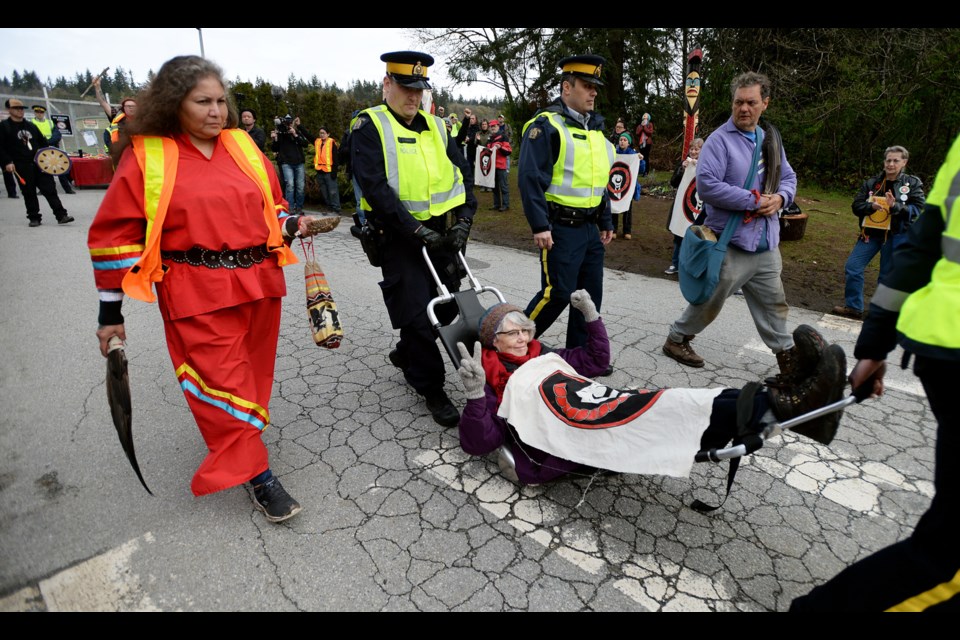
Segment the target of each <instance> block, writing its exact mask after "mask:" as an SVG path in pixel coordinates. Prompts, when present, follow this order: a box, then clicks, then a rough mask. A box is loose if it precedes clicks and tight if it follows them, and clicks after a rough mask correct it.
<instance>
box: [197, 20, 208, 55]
mask: <svg viewBox="0 0 960 640" xmlns="http://www.w3.org/2000/svg"><path fill="white" fill-rule="evenodd" d="M197 33H198V34H199V35H200V57H201V58H206V57H207V56H206V54H205V53H204V52H203V29H201V28H200V27H197Z"/></svg>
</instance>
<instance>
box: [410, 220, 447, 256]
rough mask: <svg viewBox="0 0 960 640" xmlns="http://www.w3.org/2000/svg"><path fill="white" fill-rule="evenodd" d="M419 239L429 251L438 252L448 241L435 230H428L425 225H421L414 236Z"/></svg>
mask: <svg viewBox="0 0 960 640" xmlns="http://www.w3.org/2000/svg"><path fill="white" fill-rule="evenodd" d="M414 235H415V236H417V238H419V239H420V241H421V242H423V245H424V246H425V247H426V248H427V251H437V250H438V249H442V248H443V247H444V245H445V244H446V243H447V241H446V239H445V238H444V237H443V236H442V235H440V234H439V233H437V232H436V231H434V230H433V229H427V228H426V227H424V226H423V225H420V228H419V229H417V232H416V233H415V234H414Z"/></svg>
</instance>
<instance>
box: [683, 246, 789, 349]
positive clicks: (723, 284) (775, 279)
mask: <svg viewBox="0 0 960 640" xmlns="http://www.w3.org/2000/svg"><path fill="white" fill-rule="evenodd" d="M782 269H783V262H782V261H781V259H780V249H774V250H773V251H764V252H763V253H750V252H747V251H743V250H742V249H738V248H737V247H735V246H733V245H730V246H729V247H728V248H727V255H726V256H725V257H724V259H723V266H722V267H721V268H720V282H719V283H717V288H716V290H715V291H714V292H713V295H712V296H711V297H710V299H709V300H707V301H706V302H704V303H703V304H691V305H687V308H686V309H685V310H684V312H683V315H681V316H680V319H679V320H677V321H676V322H674V323H673V324H672V325H670V335H669V338H670V340H672V341H673V342H677V343H679V342H683V339H684V336H695V335H697V334H698V333H700V332H701V331H703V330H704V329H705V328H706V327H707V326H708V325H709V324H710V323H711V322H713V321H714V320H715V319H716V317H717V316H718V315H720V310H721V309H723V303H724V302H726V300H727V298H728V297H730V295H731V294H733V293H734V292H735V291H737V289H743V297H744V298H745V299H746V301H747V307H748V308H749V309H750V315H751V316H753V323H754V324H755V325H757V331H758V332H759V333H760V338H761V339H762V340H763V342H764V344H766V345H767V346H768V347H770V349H772V350H773V352H774V353H780V352H781V351H784V350H786V349H790V348H791V347H793V336H792V335H791V334H790V333H789V332H788V331H787V312H788V311H789V310H790V307H789V306H787V296H786V294H785V293H784V291H783V280H781V279H780V272H781V270H782Z"/></svg>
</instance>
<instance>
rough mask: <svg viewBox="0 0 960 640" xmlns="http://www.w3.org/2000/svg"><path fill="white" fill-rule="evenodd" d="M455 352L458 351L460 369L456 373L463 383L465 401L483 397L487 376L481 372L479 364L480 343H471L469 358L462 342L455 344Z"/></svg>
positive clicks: (481, 368) (481, 367) (481, 366)
mask: <svg viewBox="0 0 960 640" xmlns="http://www.w3.org/2000/svg"><path fill="white" fill-rule="evenodd" d="M457 350H459V351H460V368H459V369H457V373H459V374H460V379H461V380H462V381H463V390H464V391H466V396H467V400H477V399H479V398H482V397H484V393H483V385H484V384H486V382H487V374H486V373H484V371H483V365H482V364H480V343H479V342H474V343H473V352H474V353H475V354H476V355H475V356H471V355H470V353H469V352H468V351H467V347H466V345H464V344H463V343H462V342H458V343H457Z"/></svg>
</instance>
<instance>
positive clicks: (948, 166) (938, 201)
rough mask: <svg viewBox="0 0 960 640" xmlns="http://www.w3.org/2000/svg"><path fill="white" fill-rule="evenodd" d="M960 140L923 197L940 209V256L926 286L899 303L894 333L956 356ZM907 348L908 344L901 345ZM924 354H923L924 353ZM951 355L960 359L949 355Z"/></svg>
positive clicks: (959, 344) (959, 339) (959, 343)
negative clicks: (942, 228)
mask: <svg viewBox="0 0 960 640" xmlns="http://www.w3.org/2000/svg"><path fill="white" fill-rule="evenodd" d="M958 196H960V137H958V138H957V139H956V140H954V142H953V146H952V147H951V148H950V152H949V153H948V154H947V160H946V162H944V164H943V166H942V167H940V171H938V172H937V177H936V179H935V180H934V183H933V189H931V191H930V195H929V196H927V205H928V206H935V207H938V208H939V209H940V213H941V215H943V219H944V231H943V236H942V238H941V242H940V246H941V248H942V250H943V255H942V257H941V258H940V260H939V261H938V262H937V264H936V265H935V266H934V267H933V273H932V274H931V276H930V282H929V283H927V284H926V286H924V287H923V288H921V289H918V290H917V291H914V292H913V293H912V294H910V295H909V296H908V297H907V299H906V300H905V301H904V302H903V307H902V308H901V309H900V318H899V319H898V320H897V331H899V332H900V333H902V334H903V335H904V336H905V337H906V338H907V342H908V343H910V342H914V343H918V344H919V345H929V346H933V347H938V348H940V349H946V350H950V351H957V352H960V202H958ZM905 346H906V347H908V348H909V344H907V345H905ZM924 351H926V350H924ZM953 355H960V353H958V354H953Z"/></svg>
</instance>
